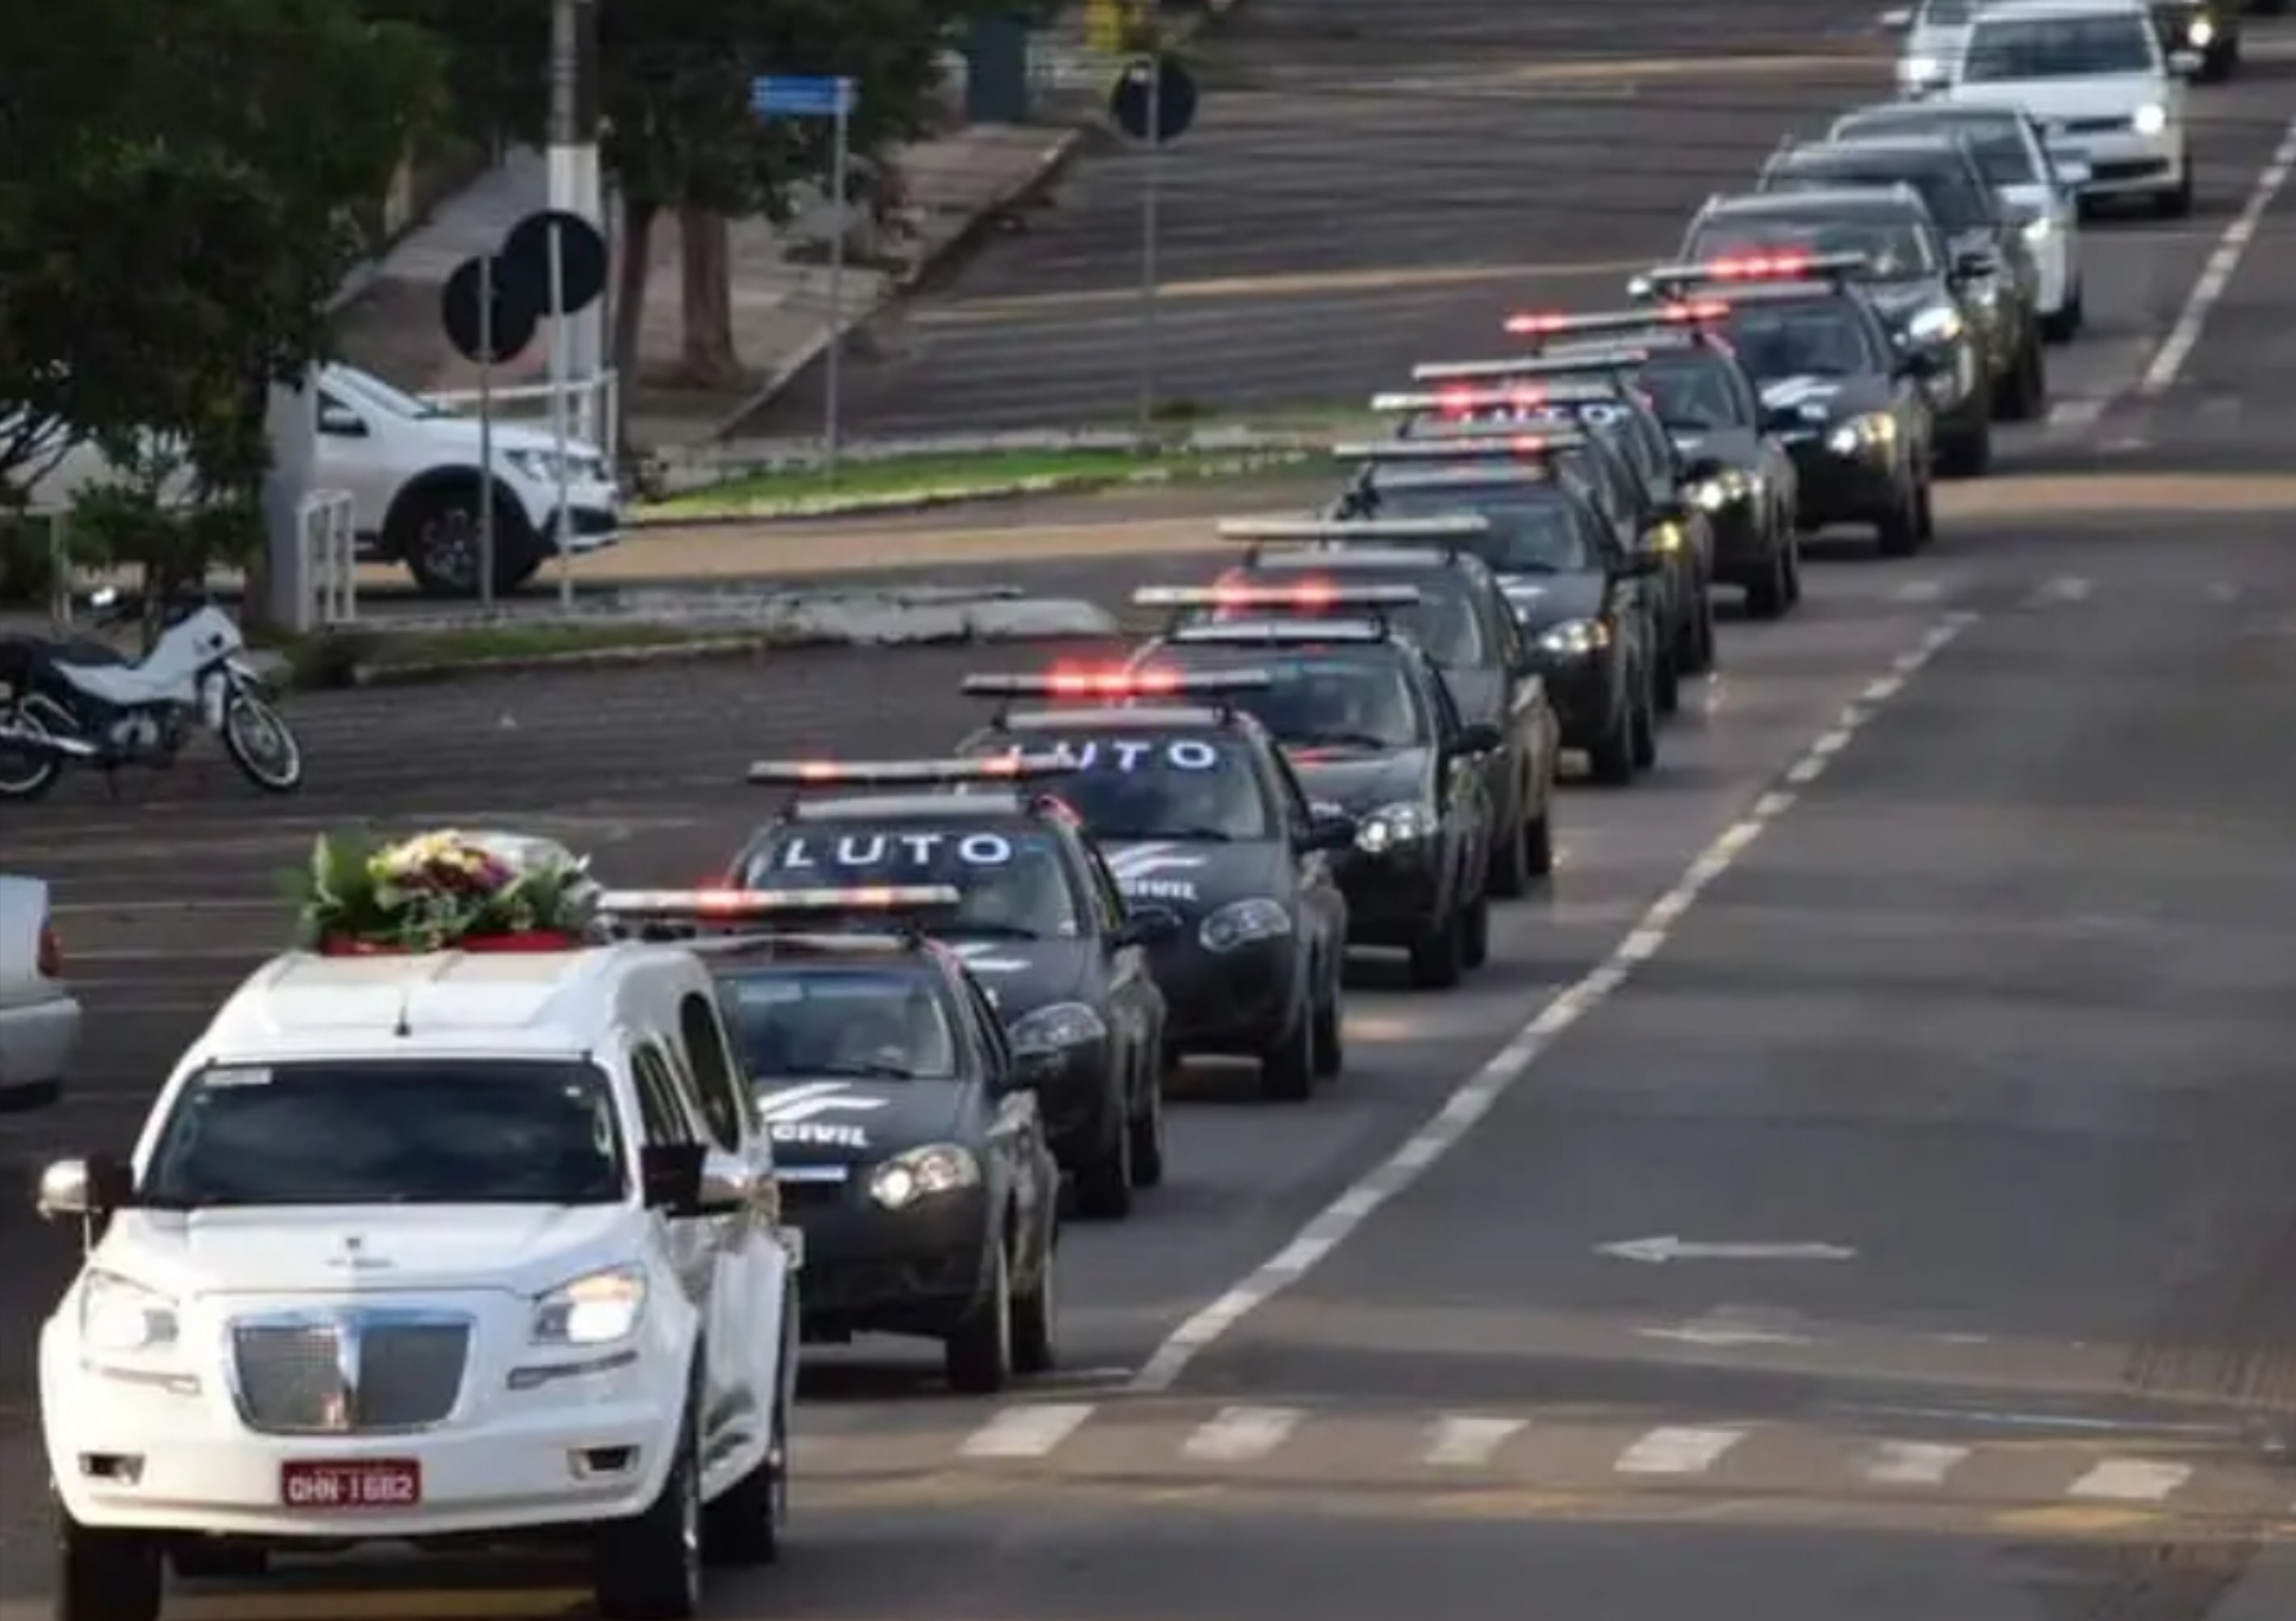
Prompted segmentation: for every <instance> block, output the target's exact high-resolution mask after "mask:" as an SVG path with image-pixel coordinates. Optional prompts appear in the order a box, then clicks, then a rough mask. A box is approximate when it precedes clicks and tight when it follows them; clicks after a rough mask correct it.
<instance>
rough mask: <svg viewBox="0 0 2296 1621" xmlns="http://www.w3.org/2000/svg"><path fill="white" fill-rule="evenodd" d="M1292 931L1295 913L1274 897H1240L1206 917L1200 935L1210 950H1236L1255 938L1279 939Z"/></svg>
mask: <svg viewBox="0 0 2296 1621" xmlns="http://www.w3.org/2000/svg"><path fill="white" fill-rule="evenodd" d="M1291 932H1292V914H1291V913H1288V912H1286V911H1285V910H1284V909H1283V906H1282V905H1281V904H1279V903H1277V902H1275V901H1270V900H1249V901H1237V902H1235V903H1234V904H1233V905H1226V906H1222V907H1221V908H1220V909H1219V910H1218V912H1215V913H1212V914H1211V916H1210V917H1208V918H1206V919H1205V920H1204V921H1203V926H1202V927H1201V928H1200V929H1197V930H1196V937H1197V938H1198V939H1199V940H1201V941H1202V942H1203V946H1204V949H1205V950H1206V951H1234V949H1235V948H1236V947H1237V946H1249V945H1251V943H1252V942H1253V941H1254V940H1277V939H1281V938H1283V937H1284V936H1285V935H1287V934H1290V933H1291Z"/></svg>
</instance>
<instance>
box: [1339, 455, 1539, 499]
mask: <svg viewBox="0 0 2296 1621" xmlns="http://www.w3.org/2000/svg"><path fill="white" fill-rule="evenodd" d="M1551 482H1553V475H1552V472H1551V471H1550V470H1549V469H1548V468H1547V467H1546V465H1545V464H1544V463H1538V462H1514V463H1509V464H1508V465H1506V466H1505V467H1493V466H1492V465H1491V464H1490V463H1488V462H1486V463H1482V464H1481V465H1480V466H1472V465H1471V466H1459V467H1446V466H1440V465H1437V466H1423V467H1410V468H1406V469H1404V470H1402V471H1395V470H1394V469H1391V468H1390V469H1386V470H1383V471H1382V472H1381V473H1380V475H1379V479H1378V481H1377V482H1376V483H1374V485H1373V486H1372V488H1373V490H1374V492H1376V493H1378V494H1381V495H1393V494H1401V493H1403V492H1406V491H1416V492H1420V493H1424V492H1426V491H1429V490H1436V491H1441V490H1490V489H1518V488H1528V487H1531V486H1533V485H1543V484H1548V483H1551Z"/></svg>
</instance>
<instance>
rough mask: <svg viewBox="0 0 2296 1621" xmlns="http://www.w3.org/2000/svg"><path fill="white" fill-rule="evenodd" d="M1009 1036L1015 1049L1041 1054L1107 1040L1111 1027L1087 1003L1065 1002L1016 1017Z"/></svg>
mask: <svg viewBox="0 0 2296 1621" xmlns="http://www.w3.org/2000/svg"><path fill="white" fill-rule="evenodd" d="M1006 1039H1007V1040H1008V1041H1010V1042H1011V1043H1012V1044H1013V1052H1017V1053H1021V1054H1023V1055H1026V1056H1029V1057H1037V1056H1041V1055H1043V1054H1046V1053H1052V1052H1067V1051H1068V1050H1069V1049H1070V1048H1071V1047H1082V1046H1087V1045H1090V1044H1092V1043H1094V1042H1098V1041H1105V1040H1107V1039H1108V1026H1107V1025H1106V1024H1105V1023H1103V1021H1102V1019H1101V1017H1100V1015H1099V1014H1097V1013H1095V1012H1094V1011H1092V1010H1091V1009H1090V1008H1088V1007H1087V1006H1085V1004H1084V1003H1081V1002H1061V1003H1054V1005H1052V1006H1051V1007H1048V1008H1038V1009H1037V1011H1035V1012H1033V1013H1026V1014H1023V1015H1022V1016H1021V1018H1019V1019H1014V1020H1013V1027H1012V1029H1011V1030H1010V1031H1008V1032H1007V1033H1006Z"/></svg>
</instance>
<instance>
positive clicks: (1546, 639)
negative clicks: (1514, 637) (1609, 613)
mask: <svg viewBox="0 0 2296 1621" xmlns="http://www.w3.org/2000/svg"><path fill="white" fill-rule="evenodd" d="M1538 645H1539V646H1540V647H1542V648H1544V649H1546V651H1548V652H1550V653H1559V654H1561V655H1562V657H1563V658H1566V659H1584V658H1586V657H1587V655H1588V654H1590V653H1599V652H1601V651H1603V649H1604V648H1606V647H1608V646H1610V645H1611V627H1610V626H1607V625H1605V624H1603V621H1602V620H1600V619H1572V620H1570V622H1569V623H1568V624H1563V625H1557V626H1554V628H1553V629H1552V630H1549V631H1548V632H1547V633H1546V634H1545V635H1543V636H1541V637H1539V639H1538Z"/></svg>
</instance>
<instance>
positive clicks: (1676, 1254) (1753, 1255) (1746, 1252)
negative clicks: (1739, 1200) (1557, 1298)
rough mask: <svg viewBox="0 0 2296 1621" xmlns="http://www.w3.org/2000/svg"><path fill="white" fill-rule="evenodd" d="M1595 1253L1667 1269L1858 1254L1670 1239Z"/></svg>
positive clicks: (1599, 1248) (1825, 1247)
mask: <svg viewBox="0 0 2296 1621" xmlns="http://www.w3.org/2000/svg"><path fill="white" fill-rule="evenodd" d="M1595 1254H1597V1255H1606V1256H1610V1257H1613V1258H1615V1259H1617V1260H1621V1261H1641V1262H1643V1263H1644V1264H1645V1265H1652V1266H1663V1265H1666V1264H1667V1263H1668V1262H1669V1261H1854V1260H1856V1259H1857V1251H1856V1250H1854V1249H1845V1248H1842V1247H1841V1245H1839V1244H1693V1243H1690V1242H1688V1241H1687V1240H1683V1239H1679V1238H1674V1237H1667V1238H1654V1239H1628V1240H1624V1241H1623V1242H1620V1243H1616V1244H1598V1245H1596V1246H1595Z"/></svg>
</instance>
